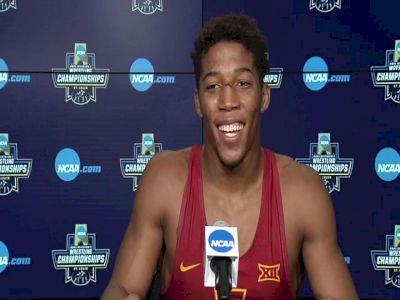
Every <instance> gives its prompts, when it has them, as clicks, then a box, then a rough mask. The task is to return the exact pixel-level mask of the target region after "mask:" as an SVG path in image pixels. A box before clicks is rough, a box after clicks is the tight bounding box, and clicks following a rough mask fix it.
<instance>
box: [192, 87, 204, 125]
mask: <svg viewBox="0 0 400 300" xmlns="http://www.w3.org/2000/svg"><path fill="white" fill-rule="evenodd" d="M194 105H195V107H196V113H197V115H198V116H199V117H200V118H203V113H202V112H201V107H200V99H199V91H198V90H197V89H196V90H195V91H194Z"/></svg>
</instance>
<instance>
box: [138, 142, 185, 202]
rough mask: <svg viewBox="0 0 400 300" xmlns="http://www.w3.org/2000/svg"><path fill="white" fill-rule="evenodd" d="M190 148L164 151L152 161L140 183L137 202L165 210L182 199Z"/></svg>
mask: <svg viewBox="0 0 400 300" xmlns="http://www.w3.org/2000/svg"><path fill="white" fill-rule="evenodd" d="M189 155H190V148H186V149H182V150H178V151H168V150H167V151H162V152H160V153H158V154H156V155H155V156H153V158H152V159H151V160H150V162H149V163H148V164H147V166H146V169H145V170H144V173H143V176H142V177H141V179H140V182H139V188H138V191H137V195H136V197H135V201H143V202H147V203H148V205H151V206H152V207H153V209H156V208H157V209H161V210H164V209H165V208H168V206H169V205H170V204H172V202H173V201H175V200H176V199H180V195H181V194H182V192H183V189H184V185H185V182H186V177H187V165H188V160H189Z"/></svg>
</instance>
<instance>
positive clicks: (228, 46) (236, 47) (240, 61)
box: [201, 41, 255, 74]
mask: <svg viewBox="0 0 400 300" xmlns="http://www.w3.org/2000/svg"><path fill="white" fill-rule="evenodd" d="M201 65H202V73H203V74H204V73H206V72H210V71H218V70H219V69H224V70H227V69H230V68H231V69H235V68H238V67H239V68H242V67H247V68H249V69H255V64H254V57H253V54H252V53H251V52H250V51H249V50H247V49H246V48H245V47H244V46H243V45H242V44H241V43H238V42H232V41H221V42H218V43H216V44H215V45H213V46H212V47H210V49H209V50H208V51H207V53H206V54H205V55H204V56H203V58H202V60H201Z"/></svg>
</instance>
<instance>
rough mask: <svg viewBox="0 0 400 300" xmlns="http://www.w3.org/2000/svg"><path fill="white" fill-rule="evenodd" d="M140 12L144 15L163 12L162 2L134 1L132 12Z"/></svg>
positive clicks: (150, 0) (152, 0)
mask: <svg viewBox="0 0 400 300" xmlns="http://www.w3.org/2000/svg"><path fill="white" fill-rule="evenodd" d="M135 10H138V11H140V12H141V13H142V14H144V15H151V14H154V13H155V12H156V11H157V10H159V11H161V12H162V11H163V3H162V0H133V1H132V11H135Z"/></svg>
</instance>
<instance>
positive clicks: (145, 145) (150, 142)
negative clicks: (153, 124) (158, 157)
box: [120, 133, 162, 191]
mask: <svg viewBox="0 0 400 300" xmlns="http://www.w3.org/2000/svg"><path fill="white" fill-rule="evenodd" d="M161 151H162V143H155V142H154V134H153V133H143V134H142V142H141V143H135V144H134V145H133V158H121V159H120V167H121V173H122V177H124V178H133V191H136V190H137V188H138V186H139V185H138V177H139V176H142V174H143V172H144V169H145V168H146V166H147V164H148V163H149V161H150V159H151V158H152V157H153V156H154V155H155V154H156V153H159V152H161Z"/></svg>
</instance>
